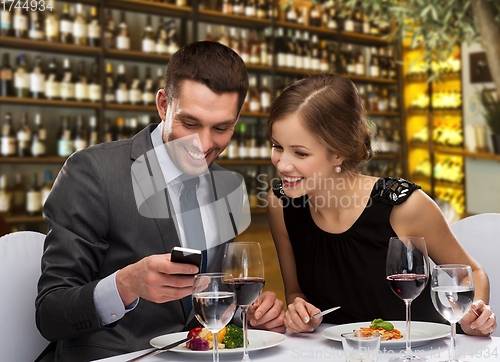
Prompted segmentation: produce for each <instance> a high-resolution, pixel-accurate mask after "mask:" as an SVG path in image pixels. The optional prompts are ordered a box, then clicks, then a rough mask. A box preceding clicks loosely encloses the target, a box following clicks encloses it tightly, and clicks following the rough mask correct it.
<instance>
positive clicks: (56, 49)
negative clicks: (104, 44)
mask: <svg viewBox="0 0 500 362" xmlns="http://www.w3.org/2000/svg"><path fill="white" fill-rule="evenodd" d="M0 48H15V49H23V50H39V51H44V52H51V53H58V54H64V55H83V56H92V57H97V56H98V55H99V53H100V51H101V48H100V47H91V46H87V45H75V44H63V43H55V42H49V41H45V40H32V39H23V38H15V37H10V36H0Z"/></svg>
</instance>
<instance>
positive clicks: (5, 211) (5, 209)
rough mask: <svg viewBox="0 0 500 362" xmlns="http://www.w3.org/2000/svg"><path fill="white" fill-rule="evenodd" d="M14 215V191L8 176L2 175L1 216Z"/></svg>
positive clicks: (0, 180)
mask: <svg viewBox="0 0 500 362" xmlns="http://www.w3.org/2000/svg"><path fill="white" fill-rule="evenodd" d="M11 213H12V190H11V189H10V187H9V179H8V177H7V175H6V174H2V175H0V215H3V216H9V215H10V214H11Z"/></svg>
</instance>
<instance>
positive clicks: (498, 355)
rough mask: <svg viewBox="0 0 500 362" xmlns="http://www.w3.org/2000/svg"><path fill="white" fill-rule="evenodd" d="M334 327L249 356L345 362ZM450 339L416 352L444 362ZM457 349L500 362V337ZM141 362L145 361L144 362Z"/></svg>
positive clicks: (181, 357)
mask: <svg viewBox="0 0 500 362" xmlns="http://www.w3.org/2000/svg"><path fill="white" fill-rule="evenodd" d="M330 326H331V325H328V324H322V325H321V326H320V328H319V330H317V331H315V332H313V333H302V334H299V335H297V334H291V333H288V332H287V333H286V336H287V339H286V341H285V342H283V343H282V344H280V345H279V346H276V347H273V348H269V349H266V350H261V351H254V352H251V353H250V358H251V359H252V361H255V362H256V361H258V362H290V361H345V359H344V356H343V351H342V343H341V342H336V341H332V340H329V339H326V338H325V337H323V336H322V334H321V331H322V330H323V329H325V328H328V327H330ZM449 343H450V337H446V338H442V339H439V340H435V341H431V342H429V343H427V344H425V345H423V346H420V347H416V348H414V351H415V353H416V354H417V355H419V356H424V357H426V358H428V360H429V362H437V361H444V360H445V359H447V358H448V351H449ZM457 347H458V350H459V351H460V352H461V359H463V360H466V361H470V362H473V361H500V337H472V336H467V335H458V336H457ZM147 351H148V350H144V351H138V352H132V353H128V354H125V355H120V356H115V357H111V358H106V359H102V360H99V361H100V362H104V361H105V362H125V361H127V360H129V359H131V358H134V357H137V356H139V355H141V354H143V353H145V352H147ZM403 351H404V350H403V349H394V350H381V351H380V354H379V359H378V361H380V362H383V361H387V360H388V359H389V358H391V357H392V356H394V355H395V354H399V353H402V352H403ZM193 360H196V361H205V360H206V361H212V355H210V356H205V357H202V358H193V355H191V354H190V355H187V354H182V353H176V352H164V353H160V354H158V355H156V356H151V357H147V358H145V359H144V360H143V361H144V362H166V361H171V362H187V361H193ZM220 360H221V361H240V360H241V356H239V355H238V356H236V357H235V356H234V355H231V356H222V355H221V356H220ZM141 362H142V361H141Z"/></svg>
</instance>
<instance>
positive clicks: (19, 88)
mask: <svg viewBox="0 0 500 362" xmlns="http://www.w3.org/2000/svg"><path fill="white" fill-rule="evenodd" d="M14 92H15V95H16V97H18V98H28V97H29V94H30V76H29V73H28V69H27V67H26V57H25V56H24V54H19V56H18V57H17V68H16V71H15V73H14Z"/></svg>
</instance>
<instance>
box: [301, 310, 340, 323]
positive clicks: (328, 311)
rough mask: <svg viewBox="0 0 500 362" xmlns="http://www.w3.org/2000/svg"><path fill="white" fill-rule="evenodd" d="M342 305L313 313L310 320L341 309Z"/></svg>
mask: <svg viewBox="0 0 500 362" xmlns="http://www.w3.org/2000/svg"><path fill="white" fill-rule="evenodd" d="M339 308H340V307H335V308H330V309H327V310H324V311H323V312H320V313H316V314H315V315H313V316H312V317H311V319H309V321H313V320H315V319H318V318H319V317H322V316H324V315H325V314H328V313H331V312H333V311H335V310H337V309H339Z"/></svg>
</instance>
